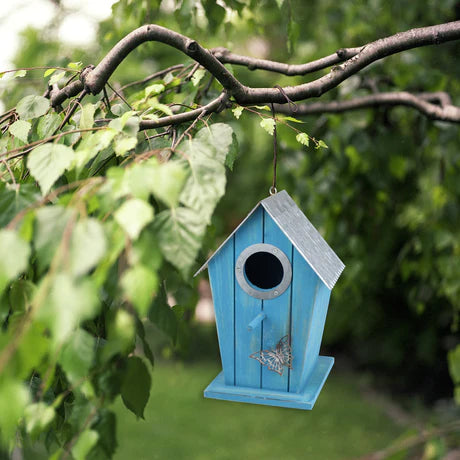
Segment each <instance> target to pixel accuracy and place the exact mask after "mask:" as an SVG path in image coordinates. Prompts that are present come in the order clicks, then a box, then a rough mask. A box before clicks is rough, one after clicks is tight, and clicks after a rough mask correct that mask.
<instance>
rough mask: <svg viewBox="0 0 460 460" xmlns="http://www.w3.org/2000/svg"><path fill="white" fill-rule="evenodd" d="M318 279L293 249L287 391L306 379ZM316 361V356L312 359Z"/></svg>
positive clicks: (297, 389) (295, 391) (299, 387)
mask: <svg viewBox="0 0 460 460" xmlns="http://www.w3.org/2000/svg"><path fill="white" fill-rule="evenodd" d="M320 283H321V280H320V279H319V277H318V275H317V274H316V273H315V272H314V271H313V269H312V268H311V267H310V265H309V264H308V263H307V262H306V260H305V259H304V258H303V257H302V256H301V255H300V253H299V252H298V251H297V249H294V251H293V263H292V285H291V289H292V295H291V310H292V313H291V348H292V356H293V361H292V370H291V371H290V376H289V391H290V392H291V393H299V392H300V391H301V390H302V388H303V386H304V382H305V377H304V368H305V367H307V366H309V363H308V359H311V356H310V355H307V353H306V350H307V342H308V340H310V337H309V334H310V330H311V326H312V323H313V320H312V319H313V310H314V305H315V300H316V297H317V294H318V290H319V286H320ZM315 361H316V359H315Z"/></svg>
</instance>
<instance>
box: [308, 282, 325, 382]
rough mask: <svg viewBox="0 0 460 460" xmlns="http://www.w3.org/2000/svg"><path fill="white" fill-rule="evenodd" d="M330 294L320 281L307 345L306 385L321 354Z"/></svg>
mask: <svg viewBox="0 0 460 460" xmlns="http://www.w3.org/2000/svg"><path fill="white" fill-rule="evenodd" d="M330 296H331V291H330V290H329V289H328V288H327V286H326V285H325V284H324V283H323V282H321V281H319V282H318V287H317V289H316V296H315V305H314V307H313V315H312V318H311V324H310V329H309V331H308V336H307V342H306V346H305V362H304V365H303V371H302V377H301V381H302V385H305V383H306V382H307V380H308V378H309V376H310V374H311V372H312V370H313V367H314V366H315V364H316V360H317V358H318V355H319V348H320V346H321V340H322V338H323V330H324V323H325V322H326V315H327V308H328V305H329V298H330Z"/></svg>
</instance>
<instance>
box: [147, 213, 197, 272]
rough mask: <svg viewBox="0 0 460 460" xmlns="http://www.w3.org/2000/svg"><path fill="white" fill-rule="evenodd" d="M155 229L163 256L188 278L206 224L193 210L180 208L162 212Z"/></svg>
mask: <svg viewBox="0 0 460 460" xmlns="http://www.w3.org/2000/svg"><path fill="white" fill-rule="evenodd" d="M154 228H155V230H156V234H157V238H158V243H159V245H160V249H161V251H162V253H163V255H164V256H165V258H166V259H167V260H168V261H169V262H170V263H171V264H173V265H174V266H175V267H176V268H177V269H178V270H179V271H180V272H181V273H182V275H183V277H184V278H187V277H188V276H189V271H190V268H191V267H192V265H193V263H194V262H195V258H196V255H197V254H198V251H199V249H200V247H201V240H202V239H203V236H204V233H205V231H206V222H205V221H204V220H203V218H202V217H201V216H200V215H199V214H198V213H197V212H196V211H194V210H193V209H189V208H183V207H180V208H176V209H172V210H166V211H162V212H160V213H159V214H158V215H157V217H156V219H155V222H154Z"/></svg>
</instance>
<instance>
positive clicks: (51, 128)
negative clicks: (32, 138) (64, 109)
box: [37, 113, 62, 139]
mask: <svg viewBox="0 0 460 460" xmlns="http://www.w3.org/2000/svg"><path fill="white" fill-rule="evenodd" d="M61 121H62V119H61V117H60V116H59V115H58V114H57V113H48V114H47V115H45V116H43V117H41V118H40V121H39V122H38V126H37V134H38V135H39V137H40V138H41V139H46V138H47V137H50V136H52V135H53V134H54V133H55V131H56V130H57V129H58V128H59V126H60V125H61Z"/></svg>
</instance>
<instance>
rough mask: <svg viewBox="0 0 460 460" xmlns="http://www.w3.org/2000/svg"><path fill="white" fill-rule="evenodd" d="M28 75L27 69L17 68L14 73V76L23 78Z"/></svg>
mask: <svg viewBox="0 0 460 460" xmlns="http://www.w3.org/2000/svg"><path fill="white" fill-rule="evenodd" d="M26 75H27V70H16V72H14V74H13V78H18V77H19V78H23V77H25V76H26Z"/></svg>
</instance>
